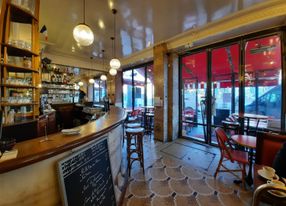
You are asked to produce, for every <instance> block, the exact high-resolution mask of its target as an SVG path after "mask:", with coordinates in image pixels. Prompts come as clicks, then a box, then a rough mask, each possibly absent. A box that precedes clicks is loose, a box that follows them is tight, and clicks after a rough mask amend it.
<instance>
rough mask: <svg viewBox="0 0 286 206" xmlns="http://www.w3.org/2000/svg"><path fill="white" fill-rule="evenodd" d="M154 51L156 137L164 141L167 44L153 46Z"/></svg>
mask: <svg viewBox="0 0 286 206" xmlns="http://www.w3.org/2000/svg"><path fill="white" fill-rule="evenodd" d="M153 52H154V66H153V69H154V89H155V113H154V138H155V139H156V140H160V141H162V142H166V141H167V139H168V136H167V133H168V130H167V128H168V126H167V124H168V98H167V97H168V94H167V92H168V78H167V77H168V68H167V64H168V63H167V62H168V59H167V55H166V53H167V45H166V44H165V43H163V44H160V45H157V46H155V47H154V48H153Z"/></svg>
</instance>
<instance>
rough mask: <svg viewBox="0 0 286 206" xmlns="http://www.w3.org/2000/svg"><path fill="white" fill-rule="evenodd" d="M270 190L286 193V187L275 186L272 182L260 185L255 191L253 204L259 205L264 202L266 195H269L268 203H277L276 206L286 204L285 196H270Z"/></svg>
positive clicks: (254, 205)
mask: <svg viewBox="0 0 286 206" xmlns="http://www.w3.org/2000/svg"><path fill="white" fill-rule="evenodd" d="M269 191H276V192H277V191H278V192H284V193H286V187H281V186H274V185H270V184H263V185H260V186H259V187H257V188H256V190H255V191H254V193H253V199H252V204H251V205H252V206H258V205H259V204H260V202H264V199H265V195H267V196H268V198H269V202H268V203H271V205H275V206H282V205H286V199H285V198H279V197H274V196H270V194H268V192H269Z"/></svg>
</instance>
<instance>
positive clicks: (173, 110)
mask: <svg viewBox="0 0 286 206" xmlns="http://www.w3.org/2000/svg"><path fill="white" fill-rule="evenodd" d="M178 134H179V62H178V55H177V54H174V53H169V54H168V141H173V140H175V139H177V138H178Z"/></svg>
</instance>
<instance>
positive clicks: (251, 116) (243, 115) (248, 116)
mask: <svg viewBox="0 0 286 206" xmlns="http://www.w3.org/2000/svg"><path fill="white" fill-rule="evenodd" d="M233 115H234V116H236V117H238V118H239V119H242V120H243V121H242V122H244V119H246V121H247V124H246V133H247V134H249V128H250V119H253V120H256V126H255V132H256V131H257V129H258V125H259V122H260V120H267V119H269V117H268V116H265V115H260V114H249V113H234V114H233Z"/></svg>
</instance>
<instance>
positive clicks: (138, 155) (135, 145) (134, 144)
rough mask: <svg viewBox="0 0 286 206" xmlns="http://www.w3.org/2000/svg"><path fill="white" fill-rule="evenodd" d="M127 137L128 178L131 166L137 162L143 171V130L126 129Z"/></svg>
mask: <svg viewBox="0 0 286 206" xmlns="http://www.w3.org/2000/svg"><path fill="white" fill-rule="evenodd" d="M126 135H127V160H128V173H129V176H130V173H131V168H132V164H133V162H135V161H139V162H140V165H141V167H142V168H143V174H145V170H144V151H143V137H144V129H143V128H128V129H126Z"/></svg>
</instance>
